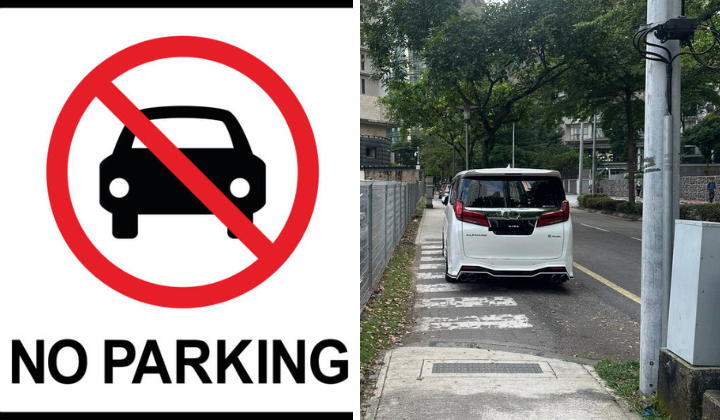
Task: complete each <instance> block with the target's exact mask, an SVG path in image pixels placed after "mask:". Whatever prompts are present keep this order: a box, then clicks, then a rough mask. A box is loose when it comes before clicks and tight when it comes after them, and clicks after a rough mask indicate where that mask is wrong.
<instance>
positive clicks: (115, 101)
mask: <svg viewBox="0 0 720 420" xmlns="http://www.w3.org/2000/svg"><path fill="white" fill-rule="evenodd" d="M172 57H192V58H198V59H205V60H211V61H214V62H217V63H220V64H224V65H227V66H228V67H231V68H233V69H235V70H236V71H238V72H240V73H242V74H245V75H246V76H247V77H249V78H250V79H251V80H253V81H255V82H256V83H257V84H258V85H259V86H260V87H261V88H262V89H263V90H264V91H265V92H266V93H267V94H268V95H269V96H270V97H271V98H272V99H273V101H274V102H275V104H277V106H278V108H280V110H281V112H282V114H283V116H284V117H285V120H286V121H287V124H288V127H290V131H291V133H292V138H293V141H294V144H295V147H296V152H297V163H298V188H297V190H298V191H302V194H295V202H294V204H293V208H292V212H291V215H290V217H291V218H290V220H289V221H288V223H287V224H286V225H285V228H284V229H283V230H282V232H281V234H280V236H279V237H278V238H277V240H276V241H275V242H274V243H273V242H270V241H269V240H268V239H267V238H266V237H265V236H264V234H263V233H262V232H261V231H259V230H258V229H257V228H256V227H255V226H254V225H253V224H252V223H251V222H250V221H249V220H247V217H245V216H244V215H243V214H242V213H241V212H240V210H239V209H238V208H237V207H235V205H233V203H231V202H230V201H229V200H228V199H227V197H226V196H225V195H224V194H223V193H222V192H221V191H220V190H219V189H218V188H217V187H216V185H215V184H213V183H212V182H211V181H210V180H209V179H208V178H207V176H206V175H205V174H203V173H202V172H201V171H200V170H199V169H198V168H197V167H196V166H195V164H194V163H193V162H191V161H190V160H189V159H188V158H187V157H186V156H185V155H184V154H183V153H182V152H180V150H178V148H177V147H175V146H174V145H173V143H172V142H171V141H170V140H169V139H168V138H167V137H166V136H165V135H164V134H163V133H162V132H161V131H160V130H158V129H157V127H155V126H154V125H153V124H152V123H150V120H148V119H147V118H146V117H145V116H144V115H143V114H142V112H141V111H140V110H139V109H137V107H136V106H135V105H134V104H133V103H132V102H131V101H130V100H129V99H128V98H127V97H126V96H125V95H124V94H123V93H122V92H121V91H120V90H119V89H118V88H117V87H116V86H115V85H113V84H112V81H113V80H115V79H116V78H117V77H119V76H120V75H122V74H123V73H125V72H126V71H128V70H131V69H133V68H135V67H137V66H139V65H142V64H145V63H148V62H151V61H155V60H161V59H164V58H172ZM96 97H97V98H98V99H100V101H101V102H103V104H105V105H106V106H107V107H108V109H110V110H111V111H112V112H113V114H114V115H115V116H117V117H118V119H120V120H121V121H122V122H123V123H124V124H125V126H126V127H128V128H130V130H131V131H132V132H133V133H134V134H135V136H136V137H138V138H139V139H141V141H142V142H143V143H144V144H145V145H146V146H147V148H148V149H149V150H150V151H151V152H152V153H153V155H154V156H155V157H156V158H157V159H158V160H160V162H161V163H162V164H163V165H165V166H166V167H167V168H168V169H169V170H170V171H171V172H172V173H173V174H174V175H175V176H176V177H177V178H178V179H179V180H180V181H181V182H182V183H183V184H184V185H185V186H186V187H187V188H188V189H189V190H190V192H191V193H192V194H193V195H194V196H195V197H197V198H198V199H199V200H200V201H201V202H202V203H203V204H204V205H205V206H206V207H207V208H208V209H210V211H211V212H212V213H213V214H215V215H216V216H217V217H218V218H219V219H220V220H221V221H222V222H223V223H224V224H225V225H226V226H227V227H228V229H230V230H231V231H233V232H235V234H236V235H237V236H238V237H239V238H240V239H241V240H242V241H243V243H245V244H246V245H247V246H248V248H250V249H251V251H252V252H253V253H254V254H255V255H256V256H257V257H258V259H257V260H256V261H255V262H254V263H253V264H252V265H251V266H249V267H248V268H246V269H245V270H243V271H242V272H240V273H237V274H235V275H233V276H231V277H229V278H227V279H224V280H221V281H218V282H215V283H212V284H208V285H203V286H195V287H168V286H162V285H155V284H153V283H151V282H147V281H145V280H142V279H139V278H137V277H135V276H133V275H130V274H128V273H126V272H125V271H123V270H122V269H120V268H118V267H117V266H116V265H115V264H113V263H112V262H110V261H109V260H108V259H107V258H106V257H104V256H103V255H102V253H100V251H98V250H97V248H95V246H94V245H93V244H92V242H91V241H90V240H89V239H88V237H87V235H86V234H85V232H84V231H83V229H82V227H81V226H80V223H79V222H78V221H77V216H76V214H75V211H74V209H73V205H72V201H71V199H70V192H69V187H68V181H67V165H68V156H69V153H70V145H71V143H72V139H73V135H74V132H75V129H76V127H77V125H78V123H79V120H80V119H81V118H82V115H83V113H84V111H85V110H86V109H87V107H88V106H89V105H90V102H91V101H92V100H94V99H95V98H96ZM47 180H48V193H49V197H50V204H51V205H52V208H53V212H54V214H55V219H56V220H57V222H58V227H59V228H60V230H61V231H62V232H63V236H64V237H65V240H66V241H67V243H68V245H69V246H70V248H71V249H72V250H73V252H74V253H75V255H76V256H77V257H78V259H80V261H82V263H83V265H85V267H87V268H88V270H90V271H91V272H92V273H93V274H95V276H96V277H98V279H100V280H101V281H103V282H104V283H105V284H107V285H108V286H110V287H112V288H113V289H115V290H116V291H118V292H120V293H123V294H124V295H126V296H128V297H132V298H134V299H137V300H140V301H143V302H146V303H151V304H154V305H160V306H169V307H198V306H206V305H212V304H215V303H219V302H224V301H226V300H228V299H232V298H234V297H237V296H238V295H240V294H242V293H245V292H246V291H248V290H250V289H251V288H253V287H255V286H257V285H258V284H260V283H261V282H262V281H263V280H265V279H266V278H267V277H268V276H269V275H271V274H272V273H273V272H275V270H277V269H278V268H279V266H280V265H281V264H282V263H283V262H284V261H285V260H286V259H287V258H288V257H289V256H290V254H291V253H292V251H293V250H294V249H295V246H296V245H297V244H298V242H299V241H300V239H301V237H302V234H303V233H304V232H305V229H306V227H307V225H308V223H309V222H310V217H311V216H312V210H313V208H314V205H315V197H316V195H317V187H318V185H317V182H318V161H317V152H316V146H315V138H314V135H313V131H312V128H311V126H310V123H309V121H308V120H307V117H306V115H305V112H304V110H303V108H302V105H301V104H300V103H299V102H298V100H297V98H296V97H295V95H294V94H293V92H292V91H291V90H290V88H289V87H288V86H287V85H286V84H285V82H284V81H283V80H282V78H281V77H280V76H278V75H277V74H276V73H275V72H274V71H273V70H272V69H270V68H269V67H268V66H267V65H265V64H264V63H263V62H261V61H260V60H258V59H257V58H255V57H254V56H252V55H250V54H248V53H247V52H245V51H243V50H241V49H239V48H237V47H234V46H232V45H229V44H226V43H223V42H220V41H217V40H213V39H208V38H200V37H187V36H175V37H167V38H159V39H153V40H149V41H145V42H142V43H140V44H137V45H134V46H131V47H129V48H127V49H125V50H123V51H121V52H119V53H117V54H115V55H113V56H112V57H110V58H108V59H107V60H106V61H104V62H103V63H101V64H100V65H99V66H98V67H96V68H95V69H94V70H93V71H92V72H91V73H90V74H88V75H87V76H86V77H85V79H83V81H82V82H81V83H80V84H79V85H78V87H77V88H76V89H75V91H74V92H73V93H72V95H71V96H70V99H68V101H67V102H66V104H65V106H64V107H63V110H62V112H61V113H60V116H59V118H58V120H57V123H56V125H55V129H54V131H53V136H52V140H51V142H50V148H49V151H48V171H47ZM141 182H150V180H141Z"/></svg>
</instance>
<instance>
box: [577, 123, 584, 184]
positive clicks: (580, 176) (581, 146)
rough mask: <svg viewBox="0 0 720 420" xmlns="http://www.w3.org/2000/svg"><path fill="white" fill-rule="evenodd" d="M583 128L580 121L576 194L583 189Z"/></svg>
mask: <svg viewBox="0 0 720 420" xmlns="http://www.w3.org/2000/svg"><path fill="white" fill-rule="evenodd" d="M584 128H585V127H584V126H583V123H582V122H581V123H580V163H579V164H578V187H577V192H578V195H579V194H582V191H583V189H582V172H583V140H585V139H584V136H583V129H584Z"/></svg>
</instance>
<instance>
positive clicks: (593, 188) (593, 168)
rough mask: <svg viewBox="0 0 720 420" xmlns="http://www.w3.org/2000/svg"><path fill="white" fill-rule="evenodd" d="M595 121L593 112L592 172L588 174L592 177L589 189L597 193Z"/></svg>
mask: <svg viewBox="0 0 720 420" xmlns="http://www.w3.org/2000/svg"><path fill="white" fill-rule="evenodd" d="M596 123H597V119H596V115H595V114H593V125H592V131H593V133H592V173H591V175H590V176H591V177H592V186H591V187H590V191H592V193H593V194H597V191H595V184H596V182H595V137H596V135H595V133H596V132H597V131H596V128H597V126H596Z"/></svg>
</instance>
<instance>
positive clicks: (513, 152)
mask: <svg viewBox="0 0 720 420" xmlns="http://www.w3.org/2000/svg"><path fill="white" fill-rule="evenodd" d="M512 167H513V168H514V167H515V124H514V123H513V135H512Z"/></svg>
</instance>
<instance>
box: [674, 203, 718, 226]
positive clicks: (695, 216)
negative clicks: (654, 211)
mask: <svg viewBox="0 0 720 420" xmlns="http://www.w3.org/2000/svg"><path fill="white" fill-rule="evenodd" d="M680 218H681V219H684V220H700V221H703V222H720V203H713V204H710V203H707V204H681V205H680Z"/></svg>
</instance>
